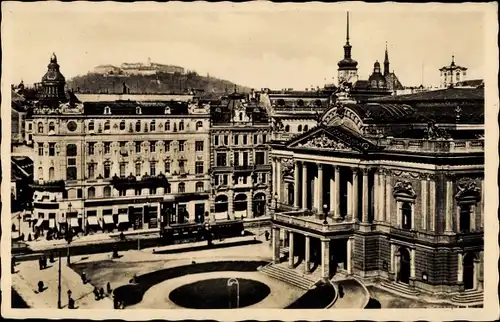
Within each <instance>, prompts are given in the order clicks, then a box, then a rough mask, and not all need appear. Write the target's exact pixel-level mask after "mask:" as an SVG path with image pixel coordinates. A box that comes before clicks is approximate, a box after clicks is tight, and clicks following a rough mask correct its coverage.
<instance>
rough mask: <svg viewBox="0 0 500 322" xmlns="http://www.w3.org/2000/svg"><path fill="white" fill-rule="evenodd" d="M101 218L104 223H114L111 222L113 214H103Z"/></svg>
mask: <svg viewBox="0 0 500 322" xmlns="http://www.w3.org/2000/svg"><path fill="white" fill-rule="evenodd" d="M103 219H104V223H105V224H106V225H112V224H114V222H113V216H112V215H107V216H104V217H103Z"/></svg>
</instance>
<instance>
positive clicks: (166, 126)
mask: <svg viewBox="0 0 500 322" xmlns="http://www.w3.org/2000/svg"><path fill="white" fill-rule="evenodd" d="M165 131H170V121H166V122H165Z"/></svg>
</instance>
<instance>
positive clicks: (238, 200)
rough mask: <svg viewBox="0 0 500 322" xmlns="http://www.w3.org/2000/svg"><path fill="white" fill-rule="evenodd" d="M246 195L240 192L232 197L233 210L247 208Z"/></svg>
mask: <svg viewBox="0 0 500 322" xmlns="http://www.w3.org/2000/svg"><path fill="white" fill-rule="evenodd" d="M247 205H248V203H247V195H246V194H243V193H240V194H238V195H236V197H235V198H234V211H244V210H247Z"/></svg>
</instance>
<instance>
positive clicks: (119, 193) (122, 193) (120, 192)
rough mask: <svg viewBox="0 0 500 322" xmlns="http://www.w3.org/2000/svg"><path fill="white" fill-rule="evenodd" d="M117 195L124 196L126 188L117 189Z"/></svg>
mask: <svg viewBox="0 0 500 322" xmlns="http://www.w3.org/2000/svg"><path fill="white" fill-rule="evenodd" d="M118 195H119V196H120V197H123V196H126V195H127V190H126V189H120V190H118Z"/></svg>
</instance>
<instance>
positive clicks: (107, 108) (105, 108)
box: [104, 106, 111, 114]
mask: <svg viewBox="0 0 500 322" xmlns="http://www.w3.org/2000/svg"><path fill="white" fill-rule="evenodd" d="M104 114H111V108H110V107H109V106H106V107H104Z"/></svg>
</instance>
